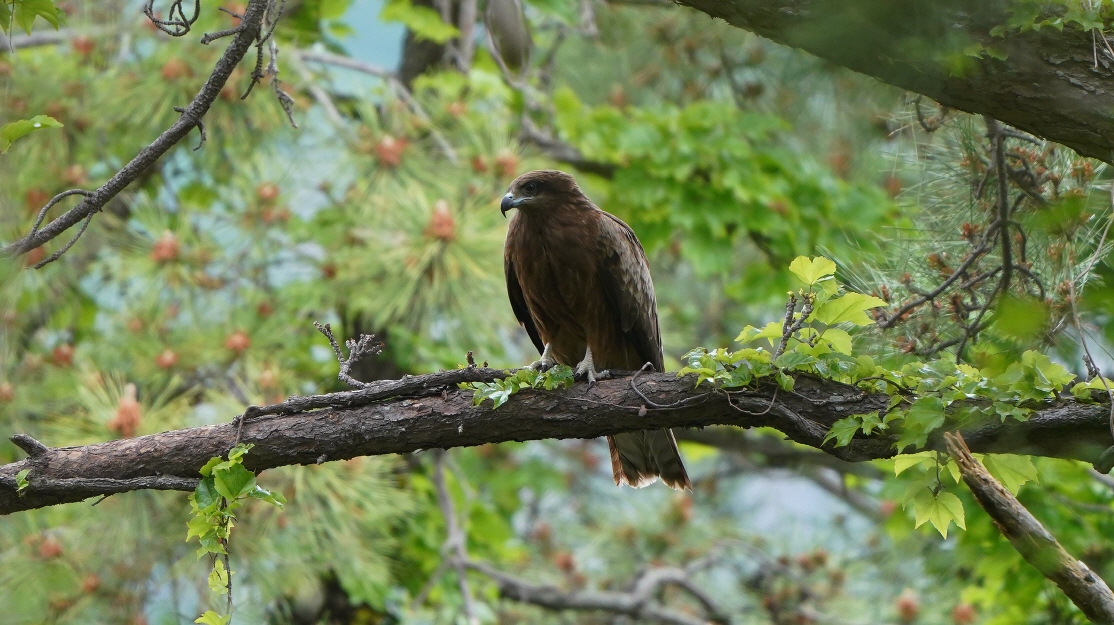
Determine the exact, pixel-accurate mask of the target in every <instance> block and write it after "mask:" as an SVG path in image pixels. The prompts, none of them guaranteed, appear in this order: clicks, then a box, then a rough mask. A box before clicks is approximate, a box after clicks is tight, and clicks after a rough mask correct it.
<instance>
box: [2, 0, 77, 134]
mask: <svg viewBox="0 0 1114 625" xmlns="http://www.w3.org/2000/svg"><path fill="white" fill-rule="evenodd" d="M38 18H42V19H43V21H45V22H46V23H48V24H50V25H51V26H52V27H53V28H54V30H58V28H59V27H60V26H62V25H63V24H65V22H66V14H65V12H63V11H62V9H60V8H58V7H57V6H55V5H54V2H53V1H52V0H0V31H3V32H4V34H10V33H11V30H12V25H13V24H15V25H17V26H19V27H20V28H22V29H23V30H24V32H26V33H27V34H29V35H30V34H31V28H32V27H33V26H34V25H35V20H36V19H38ZM0 151H2V150H0Z"/></svg>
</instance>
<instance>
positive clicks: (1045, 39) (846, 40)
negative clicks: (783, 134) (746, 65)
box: [677, 0, 1114, 162]
mask: <svg viewBox="0 0 1114 625" xmlns="http://www.w3.org/2000/svg"><path fill="white" fill-rule="evenodd" d="M677 1H678V2H679V3H680V4H683V5H686V6H690V7H692V8H695V9H697V10H699V11H702V12H704V13H707V14H708V15H711V16H712V17H719V18H722V19H724V20H726V21H727V22H728V23H730V24H731V25H733V26H736V27H738V28H742V29H744V30H749V31H751V32H753V33H755V34H757V35H761V36H763V37H766V38H769V39H771V40H773V41H775V42H777V43H781V44H784V45H788V46H793V47H796V48H801V49H803V50H805V51H806V52H810V53H812V54H815V55H816V56H819V57H821V58H823V59H825V60H827V61H830V62H832V63H835V64H837V65H841V66H843V67H846V68H848V69H851V70H854V71H856V72H861V73H863V74H867V75H868V76H874V77H875V78H878V79H880V80H882V81H883V82H887V83H889V84H892V85H896V86H898V87H901V88H903V89H909V90H910V91H914V92H917V93H922V94H924V95H926V96H928V97H930V98H933V99H934V100H936V101H937V102H939V103H940V104H942V105H944V106H947V107H950V108H955V109H960V110H963V111H967V112H970V113H981V114H984V115H989V116H990V117H993V118H995V119H998V120H1000V121H1002V122H1005V123H1007V124H1009V125H1011V126H1014V127H1015V128H1020V129H1022V130H1025V131H1027V132H1031V133H1033V134H1036V135H1039V136H1042V137H1044V138H1046V139H1050V140H1052V141H1055V142H1057V143H1062V144H1064V145H1066V146H1068V147H1069V148H1072V149H1073V150H1075V151H1077V152H1079V153H1080V154H1082V155H1084V156H1091V157H1094V158H1098V159H1101V160H1104V161H1107V162H1114V160H1112V159H1114V132H1111V128H1114V89H1112V88H1111V86H1110V85H1111V84H1112V79H1114V57H1112V56H1111V55H1110V54H1109V50H1108V45H1106V44H1105V42H1103V41H1101V37H1102V36H1103V35H1098V36H1097V37H1096V36H1095V35H1093V34H1092V33H1091V32H1090V31H1082V30H1080V29H1078V28H1075V27H1073V26H1071V25H1068V26H1066V27H1065V28H1064V29H1063V31H1058V30H1056V29H1054V28H1043V29H1041V30H1039V31H1029V32H1024V33H1010V34H1007V35H1006V36H1005V37H1001V38H1000V37H993V36H991V35H990V31H991V29H993V28H994V27H996V26H1002V25H1005V24H1006V23H1007V21H1008V20H1009V17H1010V15H1011V9H1013V8H1015V7H1017V6H1018V5H1021V4H1022V3H1021V2H1020V1H1019V0H912V1H910V2H890V1H889V0H677Z"/></svg>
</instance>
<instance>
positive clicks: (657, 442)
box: [607, 430, 692, 490]
mask: <svg viewBox="0 0 1114 625" xmlns="http://www.w3.org/2000/svg"><path fill="white" fill-rule="evenodd" d="M607 446H608V448H609V449H610V451H611V473H612V475H613V476H614V478H615V484H616V485H622V484H627V485H629V486H632V487H634V488H643V487H645V486H649V485H650V484H653V483H654V482H656V481H657V479H658V477H661V479H662V481H663V482H665V484H666V485H667V486H669V487H670V488H673V489H676V490H684V489H689V490H692V484H691V482H689V476H688V472H686V471H685V465H684V464H683V463H682V462H681V454H680V452H678V451H677V441H676V439H674V438H673V431H672V430H642V431H641V432H627V433H625V434H616V435H615V436H608V437H607Z"/></svg>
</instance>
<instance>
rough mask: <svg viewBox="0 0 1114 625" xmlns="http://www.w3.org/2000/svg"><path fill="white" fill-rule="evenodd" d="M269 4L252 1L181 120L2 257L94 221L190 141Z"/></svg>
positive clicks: (3, 249) (262, 0)
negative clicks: (182, 143) (149, 170)
mask: <svg viewBox="0 0 1114 625" xmlns="http://www.w3.org/2000/svg"><path fill="white" fill-rule="evenodd" d="M267 4H268V0H250V1H249V2H248V5H247V8H246V9H245V10H244V19H243V21H242V22H241V24H240V25H241V27H242V29H241V30H240V31H239V32H237V33H236V37H235V38H234V39H233V40H232V42H231V43H230V44H228V47H227V48H226V49H225V51H224V53H223V54H222V55H221V57H220V59H219V60H218V61H217V63H216V65H215V66H214V67H213V73H212V74H210V75H209V78H208V80H206V81H205V84H204V85H202V87H201V90H200V91H198V92H197V95H196V96H194V98H193V100H191V101H190V103H189V105H188V106H186V107H185V111H184V112H183V113H182V115H181V117H179V118H178V120H177V121H175V122H174V123H173V124H172V125H171V126H170V128H167V129H166V130H164V131H163V133H162V134H161V135H159V136H158V138H157V139H155V140H154V141H153V142H151V144H150V145H148V146H147V147H145V148H143V149H142V150H140V152H139V154H136V155H135V158H133V159H132V160H131V161H130V162H128V164H127V165H124V167H123V168H122V169H120V171H118V172H116V174H115V175H113V176H112V177H111V178H109V180H108V182H106V183H104V184H103V185H101V186H100V187H99V188H98V189H96V190H94V191H91V192H88V195H86V196H85V197H84V198H83V199H82V200H81V202H80V203H78V204H77V206H74V207H73V208H71V209H69V210H68V211H66V212H65V213H63V214H62V215H59V216H58V217H56V218H55V219H54V220H52V221H50V222H49V223H47V224H46V225H45V226H43V227H42V228H41V229H36V230H33V231H32V232H30V233H28V234H27V236H25V237H23V238H22V239H20V240H18V241H15V242H13V243H9V244H8V245H5V246H3V247H0V256H18V255H20V254H24V253H26V252H28V251H30V250H32V249H35V248H37V247H39V246H41V245H43V244H44V243H46V242H48V241H50V240H52V239H54V238H56V237H58V236H59V235H61V234H62V233H63V232H65V231H66V230H68V229H69V228H71V227H73V226H75V225H77V224H78V223H80V222H81V221H83V220H86V219H90V218H91V217H92V216H93V215H94V214H95V213H97V212H99V211H100V210H101V209H103V208H104V206H105V205H106V204H107V203H108V202H109V200H111V199H112V198H114V197H116V195H117V194H118V193H120V192H121V191H123V190H124V189H125V188H126V187H127V186H128V185H129V184H131V183H132V182H134V181H135V180H136V179H137V178H139V176H140V175H141V174H142V173H143V172H144V170H146V169H147V168H148V167H150V166H151V165H154V164H155V162H156V161H158V160H159V158H161V157H162V156H163V155H164V154H166V153H167V151H169V150H170V148H172V147H174V146H175V145H177V144H178V143H179V142H180V141H182V140H183V139H185V138H186V136H187V135H188V134H189V133H190V131H191V130H193V129H194V128H196V127H198V126H199V124H200V123H201V120H202V119H203V118H204V117H205V114H206V113H207V112H208V111H209V107H210V106H212V104H213V102H215V101H216V99H217V97H218V96H219V95H220V92H221V89H222V88H223V87H224V84H225V82H227V81H228V77H229V76H231V75H232V70H234V69H235V68H236V65H238V64H239V63H240V60H241V59H243V58H244V55H245V54H247V52H248V50H249V49H250V48H251V46H252V43H253V42H254V41H255V39H256V37H257V36H258V35H259V32H260V27H261V26H260V25H261V23H262V21H263V14H264V12H265V11H266V9H267ZM71 245H72V242H71ZM53 258H54V257H52V259H53Z"/></svg>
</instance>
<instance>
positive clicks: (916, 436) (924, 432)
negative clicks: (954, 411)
mask: <svg viewBox="0 0 1114 625" xmlns="http://www.w3.org/2000/svg"><path fill="white" fill-rule="evenodd" d="M941 425H944V400H942V399H940V398H939V397H919V398H917V400H916V401H914V402H913V405H912V406H910V407H909V410H908V411H906V413H905V421H904V422H903V423H902V427H901V437H900V438H898V439H897V443H896V446H897V449H898V451H901V450H903V449H905V448H906V447H908V446H910V445H912V446H913V447H916V448H920V447H924V444H925V443H927V442H928V433H929V432H931V431H932V430H935V429H936V428H938V427H940V426H941Z"/></svg>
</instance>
